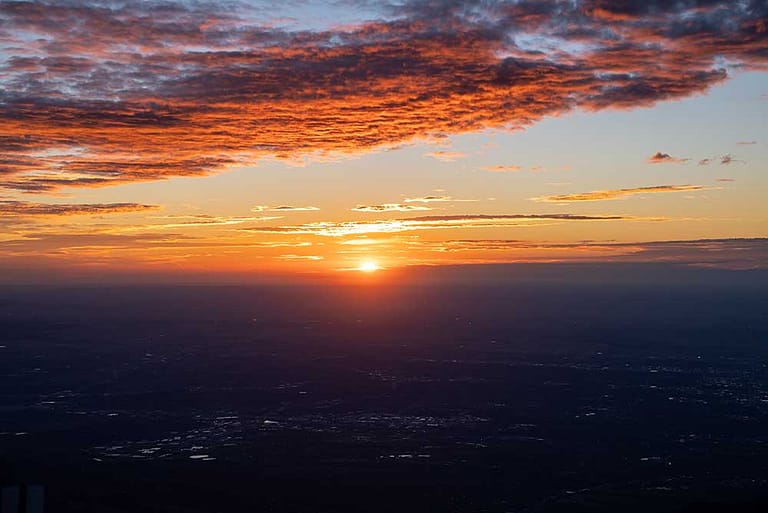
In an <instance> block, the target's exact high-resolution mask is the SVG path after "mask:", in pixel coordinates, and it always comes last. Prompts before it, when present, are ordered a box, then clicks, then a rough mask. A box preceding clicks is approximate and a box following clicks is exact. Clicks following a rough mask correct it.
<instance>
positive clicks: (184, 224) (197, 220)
mask: <svg viewBox="0 0 768 513" xmlns="http://www.w3.org/2000/svg"><path fill="white" fill-rule="evenodd" d="M154 219H172V220H174V222H170V223H162V224H147V225H141V226H139V227H138V228H137V229H141V230H150V229H158V228H160V229H167V228H195V227H199V226H229V225H237V224H243V223H258V222H263V221H274V220H277V219H282V216H258V217H253V216H250V217H248V216H245V217H233V216H213V215H207V214H198V215H170V216H161V217H155V218H154Z"/></svg>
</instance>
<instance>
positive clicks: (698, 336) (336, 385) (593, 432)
mask: <svg viewBox="0 0 768 513" xmlns="http://www.w3.org/2000/svg"><path fill="white" fill-rule="evenodd" d="M608 267H610V266H608ZM617 269H618V270H617V272H616V273H614V274H613V275H611V277H610V278H609V279H604V280H603V279H601V278H600V277H599V276H596V275H594V274H593V275H587V276H585V277H584V279H582V280H579V282H576V281H574V280H571V281H566V280H557V279H556V280H550V281H546V280H539V277H537V276H535V273H534V275H532V276H533V277H532V278H531V279H527V280H526V279H520V278H514V279H512V278H511V279H506V280H505V279H502V280H496V281H495V282H493V281H492V280H482V279H478V276H473V277H472V280H471V283H462V282H460V281H456V280H450V279H445V280H442V281H441V280H432V281H430V280H413V281H410V282H409V281H408V280H405V279H404V278H403V279H400V280H398V284H397V285H395V284H381V283H376V284H371V283H369V284H366V283H361V284H357V285H352V284H336V285H333V284H314V285H312V284H309V285H285V286H277V285H253V286H230V285H228V286H212V285H208V286H191V285H190V286H181V285H165V286H149V285H146V286H139V285H136V286H129V285H120V286H106V285H101V286H98V285H93V286H88V287H85V286H80V287H65V286H49V287H45V286H38V287H6V288H5V289H3V291H2V292H1V293H0V333H2V337H1V340H0V464H1V466H0V481H2V482H3V483H7V484H42V485H43V486H45V492H46V507H47V509H46V511H49V512H100V513H107V512H126V513H127V512H182V511H183V512H201V513H202V512H219V511H221V512H230V511H232V512H234V511H274V512H297V513H298V512H308V511H313V512H328V513H331V512H385V511H404V512H422V511H444V512H518V511H519V512H561V511H562V512H613V511H658V512H673V511H674V512H678V511H679V512H683V511H745V512H746V511H750V512H751V511H755V512H756V511H764V510H765V509H764V508H766V506H768V492H767V490H768V482H767V479H768V429H766V428H767V427H768V367H766V362H768V359H767V357H768V345H766V341H767V340H768V318H767V317H766V312H768V288H766V287H765V284H766V275H765V273H762V272H735V271H710V270H690V269H683V270H682V271H681V272H678V273H674V272H673V273H671V274H677V276H678V277H679V279H678V280H677V281H674V280H671V281H669V283H668V284H666V285H664V286H659V284H658V283H655V282H654V283H649V284H644V283H642V281H641V280H633V279H631V278H627V279H619V278H617V277H616V276H621V275H622V273H621V272H619V271H620V268H617ZM652 274H653V273H646V274H645V275H644V276H650V275H652ZM543 276H546V273H544V275H543ZM626 276H629V275H626Z"/></svg>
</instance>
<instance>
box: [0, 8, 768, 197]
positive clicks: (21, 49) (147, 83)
mask: <svg viewBox="0 0 768 513" xmlns="http://www.w3.org/2000/svg"><path fill="white" fill-rule="evenodd" d="M352 5H355V4H354V3H353V4H352ZM371 5H375V7H374V8H378V10H379V13H378V14H377V15H374V16H368V15H366V16H365V18H367V19H369V20H375V21H360V22H349V23H345V24H344V25H343V26H341V25H340V26H336V27H332V28H314V29H310V28H300V29H291V30H288V29H285V28H280V23H273V22H270V21H263V22H260V21H258V20H259V19H264V16H263V10H258V9H256V8H255V7H248V5H247V4H246V3H243V4H231V3H216V2H182V1H175V2H174V1H171V0H147V1H144V2H112V1H104V0H83V1H81V2H71V1H68V2H54V1H52V0H43V1H37V2H28V1H8V2H0V19H2V28H1V29H0V38H2V42H3V47H4V51H3V52H2V54H0V187H1V188H5V189H7V190H16V191H25V192H33V193H50V192H54V191H56V190H58V189H61V188H65V187H103V186H110V185H118V184H123V183H129V182H136V181H145V180H160V179H166V178H170V177H178V176H203V175H208V174H211V173H216V172H221V171H225V170H227V169H228V168H231V167H236V166H245V165H251V164H253V163H254V162H255V161H258V160H259V159H263V158H278V159H286V160H291V159H296V158H299V157H312V156H316V157H323V156H327V155H345V154H352V153H360V152H366V151H370V150H371V149H374V148H377V147H392V146H397V145H400V144H404V143H407V142H409V141H414V140H419V139H420V140H429V139H430V138H433V139H434V138H436V137H445V136H446V135H456V134H461V133H467V132H474V131H480V130H484V129H494V128H524V127H526V126H529V125H531V124H533V123H536V122H538V121H539V120H541V119H543V118H544V117H546V116H553V115H561V114H564V113H567V112H569V111H572V110H574V109H581V110H587V111H598V110H602V109H631V108H638V107H648V106H651V105H654V104H655V103H658V102H663V101H672V100H677V99H681V98H686V97H689V96H692V95H695V94H700V93H703V92H706V91H707V90H709V89H710V88H711V87H712V86H714V85H716V84H718V83H721V82H722V81H724V80H726V79H727V77H728V75H727V71H726V68H728V67H730V68H732V69H733V68H739V69H766V67H767V66H768V54H766V52H765V48H766V44H767V42H768V31H767V30H765V26H766V18H768V4H766V3H765V2H761V1H757V0H748V1H743V2H732V1H726V0H707V1H705V2H688V1H686V2H682V1H681V2H672V1H663V2H662V1H653V2H633V1H629V0H626V1H621V2H607V1H605V0H575V1H567V2H566V1H559V0H547V1H544V2H531V1H512V0H510V1H499V2H470V3H466V2H454V1H451V2H429V1H425V0H406V1H404V2H398V3H392V4H384V3H379V4H371ZM350 9H351V8H350ZM169 148H172V149H173V150H172V151H169Z"/></svg>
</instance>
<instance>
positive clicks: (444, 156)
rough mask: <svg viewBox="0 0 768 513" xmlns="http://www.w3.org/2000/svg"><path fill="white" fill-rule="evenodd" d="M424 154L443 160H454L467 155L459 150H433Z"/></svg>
mask: <svg viewBox="0 0 768 513" xmlns="http://www.w3.org/2000/svg"><path fill="white" fill-rule="evenodd" d="M424 155H425V156H427V157H432V158H433V159H437V160H442V161H443V162H454V161H456V160H458V159H463V158H466V157H467V154H466V153H463V152H460V151H433V152H431V153H425V154H424Z"/></svg>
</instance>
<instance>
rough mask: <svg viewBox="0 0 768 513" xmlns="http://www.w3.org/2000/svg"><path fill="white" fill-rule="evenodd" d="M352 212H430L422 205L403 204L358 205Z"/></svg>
mask: <svg viewBox="0 0 768 513" xmlns="http://www.w3.org/2000/svg"><path fill="white" fill-rule="evenodd" d="M351 210H352V211H353V212H412V211H415V210H432V209H431V208H429V207H426V206H423V205H413V204H403V203H382V204H380V205H358V206H356V207H355V208H353V209H351Z"/></svg>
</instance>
